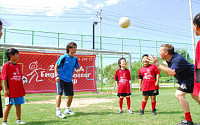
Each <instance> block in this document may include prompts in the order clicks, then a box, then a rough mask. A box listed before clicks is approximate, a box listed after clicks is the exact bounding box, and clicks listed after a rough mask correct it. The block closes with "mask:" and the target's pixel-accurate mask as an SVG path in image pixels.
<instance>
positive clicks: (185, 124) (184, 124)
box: [177, 120, 194, 125]
mask: <svg viewBox="0 0 200 125" xmlns="http://www.w3.org/2000/svg"><path fill="white" fill-rule="evenodd" d="M177 125H194V123H193V121H187V120H182V122H181V123H178V124H177Z"/></svg>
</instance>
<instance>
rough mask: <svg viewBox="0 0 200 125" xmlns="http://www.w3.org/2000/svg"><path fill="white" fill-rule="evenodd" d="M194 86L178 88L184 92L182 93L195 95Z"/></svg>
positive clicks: (184, 85) (183, 85)
mask: <svg viewBox="0 0 200 125" xmlns="http://www.w3.org/2000/svg"><path fill="white" fill-rule="evenodd" d="M193 87H194V86H193V85H192V86H188V85H186V84H181V85H180V86H179V87H178V90H180V91H182V92H187V93H193Z"/></svg>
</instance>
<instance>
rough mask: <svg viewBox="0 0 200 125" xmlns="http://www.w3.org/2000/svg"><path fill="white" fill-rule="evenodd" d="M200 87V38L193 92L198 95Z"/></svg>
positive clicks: (197, 47)
mask: <svg viewBox="0 0 200 125" xmlns="http://www.w3.org/2000/svg"><path fill="white" fill-rule="evenodd" d="M199 89H200V40H199V41H198V43H197V46H196V56H195V66H194V90H193V94H194V95H196V96H198V95H199Z"/></svg>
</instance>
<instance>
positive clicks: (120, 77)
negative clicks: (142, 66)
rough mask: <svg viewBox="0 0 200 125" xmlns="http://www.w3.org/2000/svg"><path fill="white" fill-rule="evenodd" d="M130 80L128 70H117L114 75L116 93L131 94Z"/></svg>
mask: <svg viewBox="0 0 200 125" xmlns="http://www.w3.org/2000/svg"><path fill="white" fill-rule="evenodd" d="M130 80H131V75H130V71H129V70H128V69H125V70H122V69H120V68H119V69H117V71H116V73H115V81H118V82H119V86H118V93H131V88H130V83H129V81H130Z"/></svg>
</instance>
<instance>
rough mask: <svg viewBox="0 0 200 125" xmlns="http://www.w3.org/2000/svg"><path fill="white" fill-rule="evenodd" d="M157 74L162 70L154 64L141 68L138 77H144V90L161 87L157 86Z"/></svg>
mask: <svg viewBox="0 0 200 125" xmlns="http://www.w3.org/2000/svg"><path fill="white" fill-rule="evenodd" d="M157 74H160V71H159V69H158V68H157V67H156V66H154V65H152V64H150V65H148V66H143V67H141V68H140V69H139V71H138V78H139V79H142V82H143V88H142V90H143V91H151V90H156V89H159V86H155V83H156V75H157Z"/></svg>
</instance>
